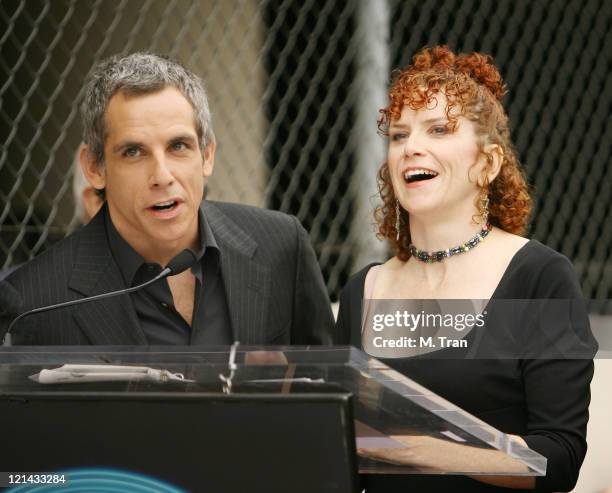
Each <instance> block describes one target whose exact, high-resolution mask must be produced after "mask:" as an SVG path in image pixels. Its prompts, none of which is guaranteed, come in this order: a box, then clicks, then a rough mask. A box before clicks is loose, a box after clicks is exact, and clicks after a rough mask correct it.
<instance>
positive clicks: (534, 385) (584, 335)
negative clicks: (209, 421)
mask: <svg viewBox="0 0 612 493" xmlns="http://www.w3.org/2000/svg"><path fill="white" fill-rule="evenodd" d="M373 265H374V264H373ZM371 267H372V265H370V266H368V267H366V268H365V269H363V270H361V271H360V272H358V273H357V274H355V275H354V276H353V277H352V278H351V279H350V280H349V282H348V283H347V285H346V287H345V288H344V290H343V292H342V295H341V297H340V309H339V314H338V322H337V333H338V335H339V336H340V337H341V338H342V339H343V342H345V343H350V344H352V345H354V346H357V347H359V348H361V305H362V299H363V292H364V284H365V278H366V275H367V272H368V271H369V269H370V268H371ZM494 299H572V300H574V301H575V303H574V304H573V306H574V308H573V312H572V314H571V323H572V329H573V330H574V331H575V332H576V333H578V334H579V336H580V338H581V342H582V344H583V345H585V347H588V348H589V349H588V350H587V351H586V352H585V351H584V350H583V351H582V354H585V353H589V355H588V357H582V358H581V359H469V360H467V359H466V360H463V359H429V360H428V359H419V358H403V359H402V358H400V359H386V360H384V362H385V363H386V364H387V365H389V366H391V367H393V368H394V369H396V370H398V371H400V372H401V373H403V374H405V375H406V376H408V377H409V378H411V379H413V380H415V381H416V382H418V383H420V384H421V385H424V386H425V387H427V388H429V389H430V390H432V391H433V392H435V393H437V394H439V395H440V396H442V397H444V398H445V399H447V400H449V401H451V402H453V403H454V404H456V405H458V406H459V407H461V408H463V409H464V410H466V411H468V412H469V413H471V414H473V415H474V416H476V417H478V418H480V419H482V420H483V421H485V422H487V423H489V424H490V425H492V426H493V427H495V428H497V429H499V430H501V431H503V432H505V433H509V434H514V435H520V436H521V437H522V438H523V439H524V440H525V441H526V442H527V444H528V446H529V447H530V448H531V449H533V450H535V451H536V452H538V453H540V454H542V455H543V456H545V457H546V458H547V459H548V463H547V474H546V476H545V477H538V478H536V490H537V491H570V490H571V489H572V488H573V487H574V485H575V483H576V481H577V479H578V472H579V470H580V466H581V465H582V461H583V460H584V456H585V454H586V449H587V444H586V429H587V421H588V416H589V415H588V406H589V402H590V389H589V384H590V382H591V379H592V377H593V361H592V357H593V356H594V354H595V352H596V350H597V344H596V342H595V340H594V339H593V336H592V334H591V331H590V326H589V321H588V314H587V311H586V307H585V306H584V303H583V302H582V301H580V300H582V293H581V290H580V286H579V284H578V281H577V278H576V275H575V273H574V271H573V268H572V265H571V263H570V262H569V260H568V259H567V258H566V257H564V256H563V255H561V254H559V253H557V252H555V251H554V250H552V249H550V248H548V247H546V246H545V245H542V244H541V243H539V242H537V241H535V240H531V241H529V242H528V243H526V244H525V245H524V246H523V247H522V248H521V249H520V250H519V251H518V252H517V253H516V254H515V256H514V257H513V258H512V260H511V262H510V264H509V265H508V268H507V269H506V271H505V273H504V275H503V276H502V279H501V280H500V283H499V285H498V286H497V289H496V290H495V292H494V294H493V296H492V298H491V300H494ZM576 300H578V301H577V302H576ZM576 307H578V308H576ZM487 323H488V322H487ZM489 328H490V327H489ZM489 328H487V327H485V330H488V329H489ZM363 484H364V487H365V488H366V491H368V492H385V493H395V492H408V491H418V492H430V491H445V492H446V491H460V492H472V491H474V492H480V491H482V492H486V491H509V489H507V488H500V487H494V486H490V485H486V484H484V483H481V482H479V481H476V480H473V479H471V478H468V477H465V476H435V477H432V476H420V475H369V476H365V477H363Z"/></svg>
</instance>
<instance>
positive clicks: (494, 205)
mask: <svg viewBox="0 0 612 493" xmlns="http://www.w3.org/2000/svg"><path fill="white" fill-rule="evenodd" d="M440 92H442V93H443V94H444V95H445V96H446V99H447V107H446V116H447V118H448V122H449V123H448V126H449V128H450V129H451V130H454V129H455V128H456V125H457V119H458V117H459V116H463V117H465V118H467V119H468V120H471V121H472V122H473V123H474V126H475V129H476V135H477V139H478V141H477V144H478V149H479V152H480V153H481V154H482V155H483V156H484V157H485V159H486V161H487V163H488V165H490V164H491V163H492V159H493V158H492V156H491V155H489V154H487V153H486V152H485V151H484V146H485V145H487V144H497V145H498V146H499V147H500V148H501V150H502V151H503V161H502V164H501V168H500V171H499V174H498V175H497V177H496V178H495V180H493V181H492V182H491V183H485V186H487V187H488V196H489V222H490V223H491V224H492V225H493V226H497V227H498V228H501V229H503V230H505V231H508V232H510V233H514V234H518V235H521V234H524V233H525V231H526V229H527V224H528V222H529V217H530V215H531V197H530V195H529V190H528V187H527V182H526V180H525V176H524V174H523V171H522V169H521V166H520V164H519V162H518V158H517V156H516V152H515V150H514V147H513V145H512V142H511V140H510V129H509V125H508V116H507V115H506V112H505V111H504V108H503V106H502V104H501V98H502V97H503V96H504V95H505V93H506V87H505V85H504V83H503V81H502V78H501V75H500V73H499V70H498V69H497V67H496V66H495V64H494V63H493V59H492V58H491V57H490V56H488V55H484V54H481V53H468V54H459V55H456V54H455V53H453V52H452V51H451V50H450V49H449V48H448V47H447V46H435V47H433V48H423V49H422V50H421V51H419V52H418V53H417V54H416V55H415V56H414V58H413V60H412V64H411V65H409V66H408V67H406V68H405V69H403V70H399V71H396V72H395V73H394V80H393V82H392V84H391V88H390V89H389V104H388V106H387V107H386V108H383V109H381V110H380V113H381V116H380V119H379V120H378V128H379V130H380V132H381V133H382V134H383V135H388V128H389V124H390V122H391V121H393V120H397V119H399V118H400V115H401V112H402V108H403V107H404V106H405V105H408V106H409V107H410V108H411V109H413V110H420V109H423V108H425V107H428V106H429V105H430V104H431V103H432V102H435V98H436V94H438V93H440ZM378 189H379V192H380V196H381V198H382V202H383V203H382V205H381V206H379V207H377V208H376V210H375V214H374V216H375V219H376V222H377V224H378V237H379V238H381V239H382V238H387V239H388V240H389V241H390V242H391V245H392V247H393V249H394V250H395V252H396V255H397V257H398V258H399V259H400V260H402V261H406V260H408V258H410V252H409V245H410V243H411V239H410V229H409V228H408V227H407V226H408V221H409V219H408V213H407V212H406V211H405V210H403V209H400V211H401V212H400V224H401V226H400V235H399V240H398V239H397V230H396V227H395V224H396V211H395V204H396V198H395V193H394V190H393V186H392V184H391V176H390V174H389V167H388V165H387V163H386V162H385V163H383V165H382V166H381V168H380V170H379V172H378Z"/></svg>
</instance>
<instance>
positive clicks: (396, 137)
mask: <svg viewBox="0 0 612 493" xmlns="http://www.w3.org/2000/svg"><path fill="white" fill-rule="evenodd" d="M390 137H391V140H392V141H394V142H397V141H399V140H402V139H403V138H405V137H406V134H405V133H394V134H391V136H390Z"/></svg>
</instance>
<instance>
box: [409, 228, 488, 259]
mask: <svg viewBox="0 0 612 493" xmlns="http://www.w3.org/2000/svg"><path fill="white" fill-rule="evenodd" d="M490 232H491V225H490V224H489V223H487V224H485V225H484V226H483V227H482V229H481V230H480V231H479V232H478V234H476V235H475V236H472V237H471V238H470V239H469V240H468V241H466V242H465V243H462V244H461V245H457V246H456V247H453V248H447V249H446V250H438V251H437V252H425V251H423V250H419V249H418V248H417V247H415V246H414V245H413V244H412V243H411V244H410V246H409V247H408V250H410V255H412V256H413V257H414V258H416V259H417V260H420V261H421V262H425V263H426V264H433V263H434V262H442V260H444V259H445V258H446V257H452V256H453V255H458V254H459V253H465V252H467V251H469V250H471V249H472V248H474V247H475V246H476V245H478V243H480V242H481V241H482V240H484V239H485V238H486V237H487V235H488V234H489V233H490Z"/></svg>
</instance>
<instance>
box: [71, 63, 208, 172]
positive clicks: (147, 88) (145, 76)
mask: <svg viewBox="0 0 612 493" xmlns="http://www.w3.org/2000/svg"><path fill="white" fill-rule="evenodd" d="M165 87H174V88H176V89H178V90H179V91H180V92H181V94H182V95H183V96H184V97H185V99H187V101H189V103H190V104H191V106H192V107H193V114H194V118H195V126H196V131H197V133H198V139H199V145H200V148H201V149H202V150H204V149H205V148H206V146H208V144H210V143H212V142H214V141H215V135H214V133H213V129H212V120H211V116H210V109H209V107H208V99H207V97H206V91H205V90H204V84H203V83H202V80H201V79H200V78H199V77H198V76H197V75H195V74H193V73H191V72H190V71H189V70H187V69H186V68H185V67H183V66H182V65H180V64H179V63H177V62H175V61H173V60H170V59H169V58H165V57H162V56H159V55H155V54H153V53H132V54H130V55H127V56H113V57H110V58H107V59H106V60H103V61H102V62H100V63H99V64H98V65H97V66H96V67H94V69H93V72H92V74H91V75H90V77H89V78H88V79H87V80H86V81H85V98H84V100H83V103H82V105H81V117H82V120H83V142H85V143H86V144H87V145H88V146H89V156H90V158H92V159H94V160H95V162H96V163H97V164H98V165H99V166H103V165H104V140H105V138H106V136H107V132H108V131H107V128H106V123H105V120H104V115H105V113H106V109H107V108H108V103H109V101H110V99H111V98H112V97H113V96H114V95H115V94H116V93H118V92H119V91H122V92H124V93H126V94H128V95H139V94H148V93H152V92H157V91H161V90H162V89H164V88H165Z"/></svg>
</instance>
